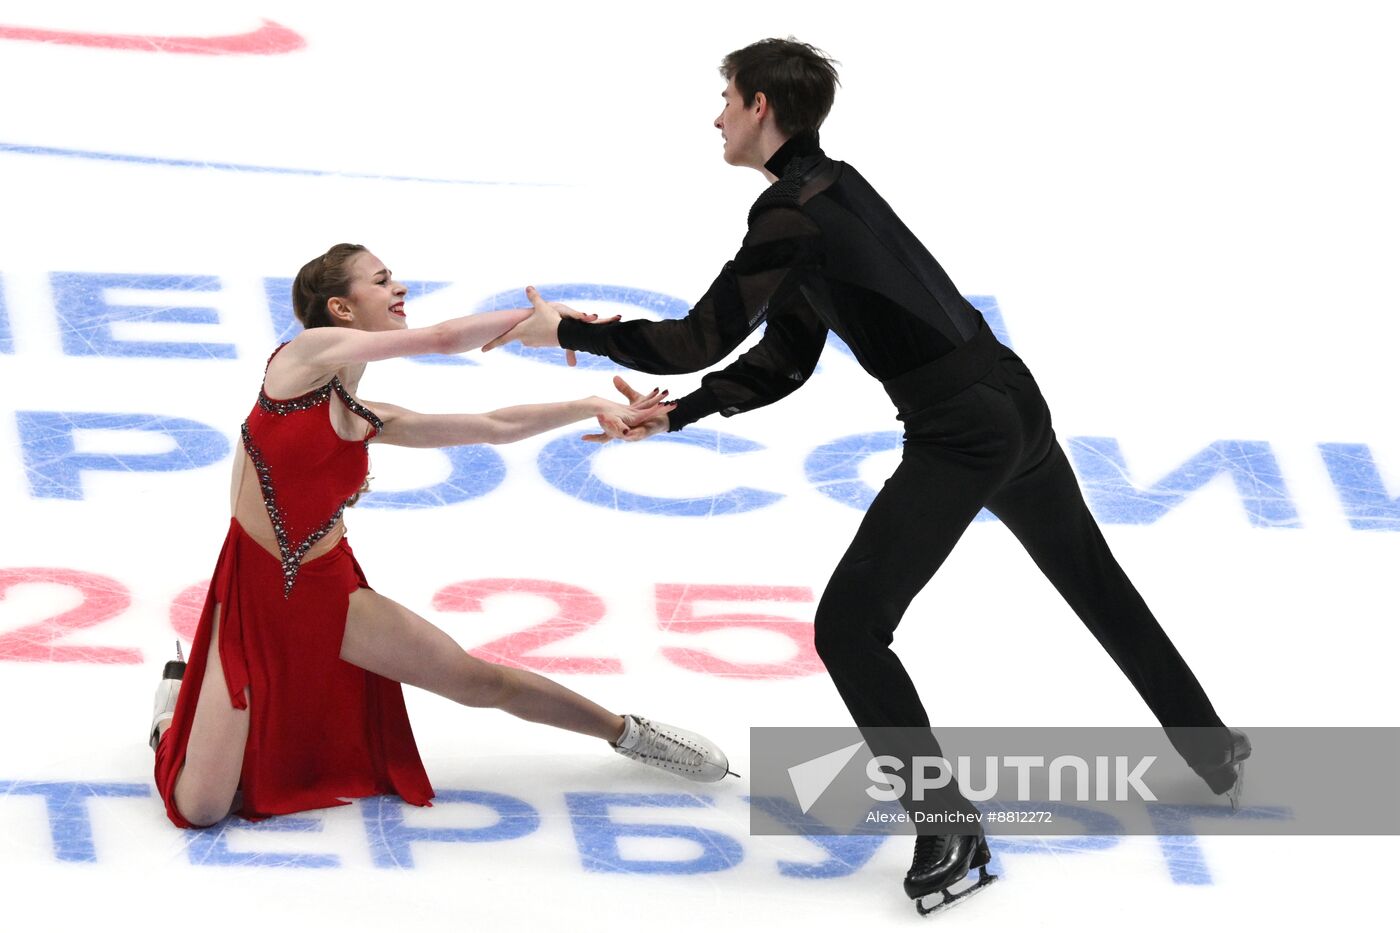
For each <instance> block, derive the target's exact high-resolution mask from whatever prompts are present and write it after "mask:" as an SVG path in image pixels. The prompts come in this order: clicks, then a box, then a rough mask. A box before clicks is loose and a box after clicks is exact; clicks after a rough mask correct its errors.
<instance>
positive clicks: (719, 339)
mask: <svg viewBox="0 0 1400 933" xmlns="http://www.w3.org/2000/svg"><path fill="white" fill-rule="evenodd" d="M820 252H821V237H820V233H819V231H818V229H817V226H816V224H814V223H813V222H812V221H811V220H809V219H807V218H806V217H805V216H804V215H803V214H802V212H801V211H800V210H797V209H795V208H787V207H781V208H773V209H771V210H765V211H762V212H761V213H759V214H758V215H757V216H755V217H754V218H753V221H752V223H751V225H750V227H749V232H748V235H747V236H745V237H744V245H743V248H742V249H740V250H739V253H738V255H736V256H735V257H734V258H733V259H732V260H730V261H729V262H727V263H725V265H724V269H723V270H722V271H721V272H720V274H719V276H718V277H717V278H716V279H715V280H714V283H713V284H711V285H710V288H709V290H708V291H707V292H705V295H704V297H702V298H701V299H700V301H699V302H697V303H696V305H695V307H694V308H692V309H691V310H690V313H689V314H687V315H686V316H685V317H683V318H680V319H677V320H669V321H619V322H617V323H614V324H585V323H583V322H581V321H576V320H573V319H570V318H565V319H564V320H563V321H561V322H560V323H559V345H560V346H562V347H565V348H566V349H571V350H582V351H584V352H587V353H593V354H597V355H598V356H606V357H608V358H610V359H612V360H613V361H615V362H617V363H619V364H621V365H623V366H626V367H627V368H628V369H635V370H639V371H641V372H645V373H693V372H698V371H700V370H702V369H705V368H706V367H709V366H713V365H714V364H715V363H718V362H719V361H720V360H722V359H724V358H725V357H726V356H728V355H729V354H730V353H731V352H732V351H733V350H734V348H735V347H737V346H738V345H739V344H740V343H742V342H743V340H744V338H745V337H747V336H748V335H749V334H751V333H753V331H754V329H755V328H757V327H758V325H759V324H761V323H762V322H763V320H764V319H765V318H766V317H767V316H768V307H769V302H770V301H771V300H772V298H773V295H774V294H775V293H777V292H778V290H779V289H780V288H781V287H782V285H783V282H784V280H785V279H786V278H788V277H789V275H791V274H792V273H793V272H794V271H797V270H801V269H803V268H807V267H810V266H812V265H813V264H816V263H819V262H820Z"/></svg>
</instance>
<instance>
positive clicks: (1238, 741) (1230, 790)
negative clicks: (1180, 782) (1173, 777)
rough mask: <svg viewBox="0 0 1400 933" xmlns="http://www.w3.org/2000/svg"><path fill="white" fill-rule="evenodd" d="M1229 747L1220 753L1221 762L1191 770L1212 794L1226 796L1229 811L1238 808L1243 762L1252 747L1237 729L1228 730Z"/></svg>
mask: <svg viewBox="0 0 1400 933" xmlns="http://www.w3.org/2000/svg"><path fill="white" fill-rule="evenodd" d="M1229 732H1230V745H1229V747H1228V748H1226V749H1225V750H1224V752H1223V753H1222V756H1223V760H1221V761H1215V762H1211V763H1210V764H1205V765H1193V766H1192V769H1193V770H1194V771H1195V772H1196V773H1197V774H1199V775H1200V776H1201V778H1202V779H1204V780H1205V782H1206V783H1207V784H1208V785H1210V789H1211V792H1212V793H1216V794H1226V795H1228V799H1229V801H1230V809H1231V810H1238V809H1239V808H1240V794H1241V793H1242V792H1243V791H1244V760H1245V759H1246V758H1248V757H1249V754H1250V752H1251V751H1253V746H1252V745H1250V743H1249V736H1247V735H1245V734H1244V733H1243V732H1241V731H1240V730H1239V729H1230V730H1229Z"/></svg>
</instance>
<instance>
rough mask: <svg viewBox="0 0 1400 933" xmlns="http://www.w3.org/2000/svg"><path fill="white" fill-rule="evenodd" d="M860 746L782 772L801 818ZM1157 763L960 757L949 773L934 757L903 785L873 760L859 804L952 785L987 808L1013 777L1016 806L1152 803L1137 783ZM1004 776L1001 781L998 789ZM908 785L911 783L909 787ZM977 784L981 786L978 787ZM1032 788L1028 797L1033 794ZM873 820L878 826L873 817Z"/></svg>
mask: <svg viewBox="0 0 1400 933" xmlns="http://www.w3.org/2000/svg"><path fill="white" fill-rule="evenodd" d="M864 744H865V743H863V742H856V743H855V744H853V745H848V746H847V747H845V748H842V749H838V750H836V751H834V752H829V753H828V754H825V755H820V756H818V757H816V758H812V759H810V760H808V761H804V762H802V763H801V764H797V765H793V766H792V767H790V768H788V769H787V770H788V778H789V780H790V781H791V782H792V789H793V792H794V794H795V795H796V797H797V803H798V806H799V807H801V808H802V812H803V813H807V812H809V811H810V810H811V809H812V807H813V806H815V805H816V802H817V801H818V800H819V799H820V798H821V796H822V794H823V793H825V792H826V789H827V788H828V787H830V786H831V784H832V782H834V781H835V780H836V778H837V776H838V775H839V774H840V773H841V771H842V769H843V768H845V766H846V764H847V763H848V762H849V761H850V760H851V759H852V758H854V757H855V755H856V752H858V751H859V750H860V749H861V747H862V746H863V745H864ZM1156 761H1157V756H1156V755H1146V756H1142V757H1139V758H1137V759H1133V758H1130V757H1129V756H1127V755H1112V756H1110V755H1097V756H1095V757H1094V758H1093V759H1092V760H1090V759H1086V758H1082V757H1080V756H1078V755H1059V756H1056V757H1054V758H1052V759H1050V760H1049V762H1048V763H1047V762H1046V759H1045V756H1043V755H1001V756H997V755H987V756H985V757H984V758H982V759H980V761H979V762H978V764H977V765H976V766H974V760H973V758H972V756H970V755H961V756H958V758H957V759H956V765H954V763H953V762H950V761H949V760H948V759H946V758H943V757H941V756H936V755H935V756H923V755H919V756H915V757H914V758H913V760H912V767H911V768H910V769H909V775H910V777H909V779H908V780H906V778H905V777H904V775H903V774H901V773H899V772H902V771H903V770H904V763H903V762H902V761H901V760H900V759H899V758H896V757H895V756H893V755H876V756H874V757H872V758H870V759H869V760H868V761H867V762H866V764H865V776H866V778H867V779H869V780H870V781H872V782H873V783H871V784H869V785H867V786H866V788H865V793H866V796H867V797H869V798H870V799H871V800H873V801H876V802H879V803H891V802H893V801H896V800H901V799H906V798H907V799H909V800H913V801H915V802H923V800H924V799H925V794H926V793H927V792H929V791H940V790H943V789H944V788H946V787H948V786H949V785H950V784H951V783H952V781H953V779H954V778H955V777H956V778H957V782H958V789H959V790H960V791H961V792H962V795H963V796H964V797H965V798H967V799H968V800H972V801H979V802H980V801H986V800H992V799H994V798H998V797H1001V798H1002V799H1008V798H1009V796H1010V795H1008V794H1002V793H1001V791H1002V788H1003V786H1006V787H1008V789H1009V787H1010V784H1011V783H1012V781H1011V777H1012V773H1014V783H1015V787H1016V794H1015V798H1014V799H1016V800H1018V801H1029V800H1032V799H1037V800H1054V801H1059V800H1066V799H1068V800H1074V801H1079V802H1089V801H1100V802H1104V801H1110V800H1111V801H1114V802H1117V803H1125V802H1130V801H1144V802H1146V801H1155V800H1156V799H1157V795H1156V794H1155V793H1153V791H1152V788H1150V787H1148V786H1147V783H1146V782H1145V780H1144V778H1145V776H1146V774H1147V771H1148V769H1149V768H1151V767H1152V765H1153V763H1154V762H1156ZM1003 773H1006V774H1007V777H1008V780H1007V781H1006V782H1005V785H1004V783H1003V780H1002V775H1003ZM1067 778H1068V781H1070V782H1072V787H1073V793H1072V795H1071V796H1069V797H1066V794H1065V785H1066V780H1067ZM911 782H912V783H911ZM979 784H980V786H978V785H979ZM1033 785H1034V787H1035V790H1034V791H1033V790H1032V786H1033ZM871 818H872V819H884V818H883V817H881V816H879V815H877V814H874V813H872V815H871Z"/></svg>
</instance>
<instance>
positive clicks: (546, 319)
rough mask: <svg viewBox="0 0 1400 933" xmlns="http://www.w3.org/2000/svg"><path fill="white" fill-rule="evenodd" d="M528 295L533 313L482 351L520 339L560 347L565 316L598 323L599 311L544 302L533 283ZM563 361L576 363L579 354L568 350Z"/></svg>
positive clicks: (529, 343) (532, 344) (530, 344)
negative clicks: (580, 309) (589, 311)
mask: <svg viewBox="0 0 1400 933" xmlns="http://www.w3.org/2000/svg"><path fill="white" fill-rule="evenodd" d="M525 297H526V298H528V299H530V304H531V305H532V306H533V307H534V312H533V313H532V314H531V315H530V316H529V317H527V318H526V319H525V320H523V321H521V322H520V323H519V324H517V325H515V326H514V327H512V328H511V329H510V330H508V331H506V332H505V333H504V334H502V335H501V336H499V337H497V338H496V339H495V340H492V341H491V342H490V343H488V344H486V345H485V346H483V347H482V348H481V350H482V352H483V353H484V352H486V351H487V350H494V349H496V348H497V347H499V346H504V345H505V344H508V343H511V342H512V341H516V340H519V341H520V344H521V346H526V347H557V346H559V322H560V320H562V319H563V318H566V317H571V318H574V319H575V320H579V321H584V322H586V323H589V324H592V323H595V322H596V321H597V320H598V315H596V314H584V313H583V312H582V311H575V310H574V309H573V308H571V307H569V306H568V305H566V304H560V303H559V302H557V301H545V300H544V298H543V297H542V296H541V295H540V293H539V292H538V291H537V290H536V289H535V286H533V285H530V286H528V287H527V288H526V289H525ZM616 320H618V318H616V317H613V318H610V319H609V321H616ZM564 361H565V362H567V363H568V364H569V365H570V366H577V365H578V356H577V355H576V354H575V353H574V351H573V350H565V351H564Z"/></svg>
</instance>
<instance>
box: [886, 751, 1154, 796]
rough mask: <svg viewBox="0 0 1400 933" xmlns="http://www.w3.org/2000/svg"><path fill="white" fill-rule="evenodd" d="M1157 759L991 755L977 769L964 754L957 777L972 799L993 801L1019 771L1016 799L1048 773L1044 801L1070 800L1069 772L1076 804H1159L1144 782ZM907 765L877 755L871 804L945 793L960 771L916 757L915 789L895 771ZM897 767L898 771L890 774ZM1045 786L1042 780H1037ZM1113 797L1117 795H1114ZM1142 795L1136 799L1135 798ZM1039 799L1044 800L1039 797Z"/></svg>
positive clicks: (945, 763)
mask: <svg viewBox="0 0 1400 933" xmlns="http://www.w3.org/2000/svg"><path fill="white" fill-rule="evenodd" d="M1156 760H1157V756H1156V755H1147V756H1145V757H1143V758H1139V759H1137V761H1136V763H1134V762H1133V761H1132V759H1130V758H1129V757H1128V756H1127V755H1114V756H1109V755H1097V756H1095V757H1094V759H1093V764H1092V766H1091V765H1090V763H1089V761H1087V760H1086V759H1084V758H1081V757H1079V756H1078V755H1060V756H1057V757H1055V758H1053V759H1051V760H1050V763H1049V764H1048V765H1047V764H1046V762H1045V757H1044V756H1042V755H1000V756H998V755H987V756H986V757H985V758H984V759H982V766H981V767H980V768H978V769H974V768H973V764H972V756H970V755H960V756H958V759H957V768H956V776H957V779H958V789H959V790H960V791H961V792H962V795H963V796H964V797H966V798H967V799H968V800H973V801H982V800H991V799H993V798H994V797H997V796H1002V797H1003V798H1005V795H999V791H1000V790H1001V781H1000V775H1001V773H1002V772H1003V771H1004V770H1012V771H1015V772H1016V796H1015V798H1014V799H1016V800H1019V801H1026V800H1030V799H1032V797H1031V782H1032V780H1033V779H1035V778H1037V777H1038V776H1037V775H1036V772H1037V771H1038V770H1040V769H1044V774H1043V780H1044V782H1045V785H1046V786H1047V787H1048V793H1047V794H1046V796H1045V797H1044V799H1047V800H1065V799H1066V797H1065V795H1064V778H1065V773H1066V772H1068V771H1072V772H1073V774H1074V778H1073V780H1074V796H1073V797H1070V798H1068V799H1070V800H1076V801H1084V802H1087V801H1090V800H1096V801H1109V800H1112V801H1115V802H1117V803H1124V802H1128V801H1133V800H1143V801H1149V800H1156V799H1157V795H1156V794H1154V793H1153V792H1152V789H1151V788H1150V787H1148V786H1147V785H1146V784H1145V783H1143V776H1144V775H1145V774H1146V773H1147V769H1148V768H1150V767H1152V764H1153V762H1155V761H1156ZM903 764H904V763H903V762H902V761H900V760H899V759H898V758H896V757H894V756H893V755H876V756H875V757H873V758H871V759H870V761H869V762H867V763H866V766H865V775H866V777H868V778H869V779H870V780H871V781H874V782H875V783H874V784H871V785H870V786H868V787H866V789H865V792H866V793H867V794H868V795H869V796H870V799H871V800H877V801H880V802H882V803H888V802H890V801H894V800H899V799H901V798H902V797H904V796H905V792H906V791H911V790H912V793H911V794H910V798H911V799H913V800H915V801H922V800H923V799H924V794H925V792H926V791H930V790H933V791H936V790H942V789H943V788H945V787H947V786H948V785H949V784H950V783H951V782H952V780H953V777H954V767H953V765H952V764H950V763H949V761H948V760H947V759H946V758H942V757H939V756H922V755H920V756H916V757H915V758H914V759H913V762H912V767H911V769H910V771H911V774H912V776H913V786H912V788H911V787H910V786H909V784H908V783H907V782H906V781H905V779H904V778H903V777H902V776H901V775H899V774H896V773H892V771H898V770H901V769H902V768H903ZM887 769H892V770H887ZM979 772H980V774H981V775H983V777H982V786H981V787H977V786H975V784H976V782H975V778H976V777H977V774H978V773H979ZM1091 773H1092V776H1093V782H1092V783H1093V796H1090V775H1091ZM1037 783H1039V781H1037ZM1110 793H1111V794H1112V796H1110ZM1134 794H1135V795H1136V796H1133V795H1134ZM1037 799H1039V798H1037Z"/></svg>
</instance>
